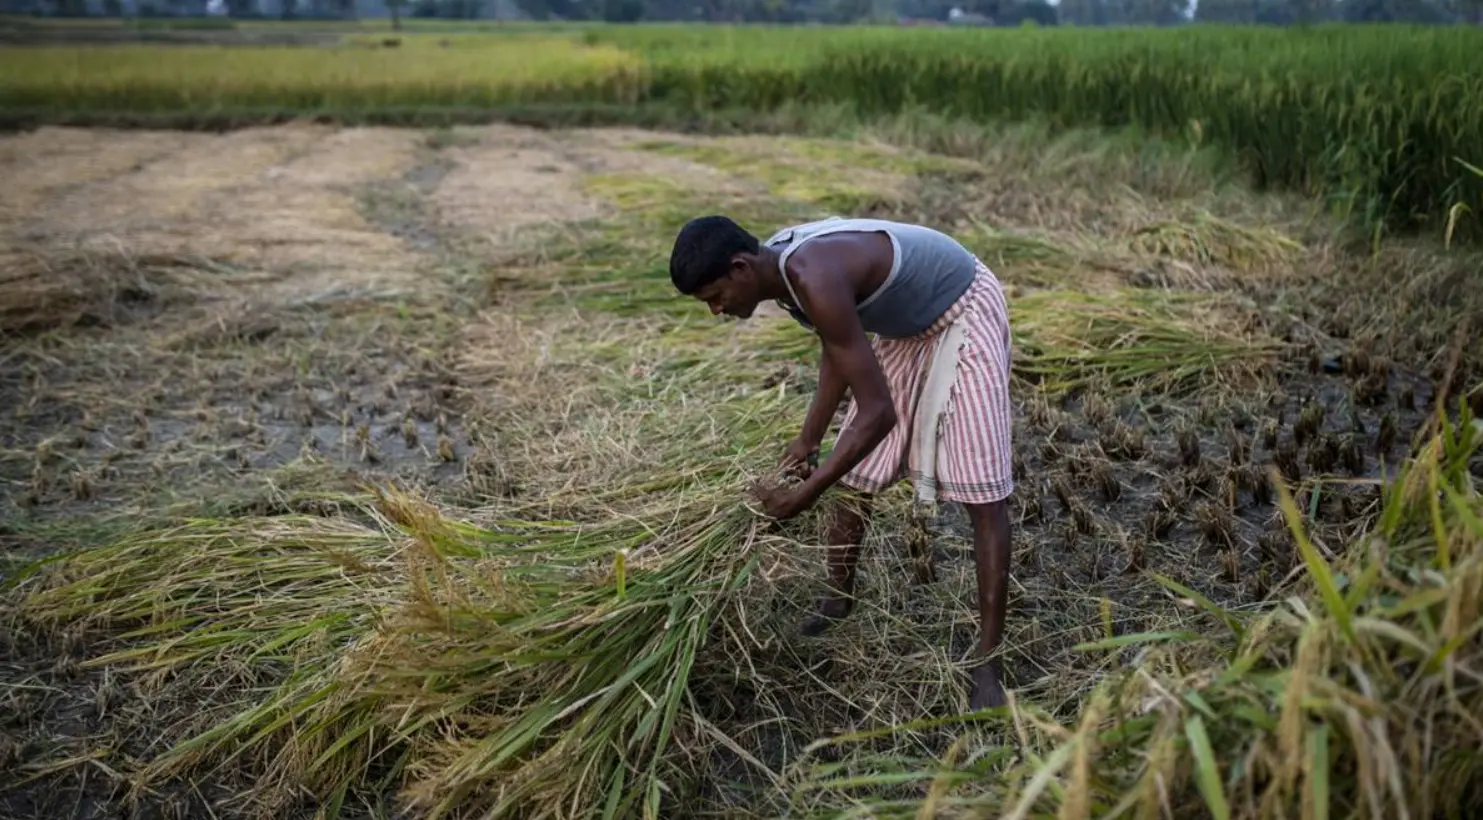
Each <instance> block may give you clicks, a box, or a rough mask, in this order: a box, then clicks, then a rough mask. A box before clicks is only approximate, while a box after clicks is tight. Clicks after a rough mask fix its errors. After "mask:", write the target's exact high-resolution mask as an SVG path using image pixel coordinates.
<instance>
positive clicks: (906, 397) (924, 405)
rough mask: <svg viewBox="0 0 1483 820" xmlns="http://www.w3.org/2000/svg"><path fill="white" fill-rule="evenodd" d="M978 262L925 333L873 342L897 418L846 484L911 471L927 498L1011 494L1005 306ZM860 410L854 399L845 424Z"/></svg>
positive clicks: (982, 499) (878, 482)
mask: <svg viewBox="0 0 1483 820" xmlns="http://www.w3.org/2000/svg"><path fill="white" fill-rule="evenodd" d="M977 267H978V275H977V277H976V278H975V279H974V282H973V285H972V286H970V287H969V289H968V290H967V291H966V292H964V294H963V295H962V296H961V297H959V298H958V301H957V302H955V303H953V306H952V307H950V308H948V309H947V311H946V312H945V313H944V314H943V315H942V316H941V317H940V318H938V319H937V321H936V322H934V323H933V324H932V326H931V327H930V328H928V329H927V330H926V332H924V333H922V334H921V335H918V336H913V337H909V338H904V339H886V338H877V339H876V340H875V342H874V343H873V344H874V348H875V355H876V357H877V358H878V360H879V361H880V364H881V369H882V370H884V371H885V374H886V381H887V383H888V384H889V385H890V388H891V397H892V398H893V399H894V401H895V405H896V418H897V423H896V426H895V427H894V428H893V429H892V430H891V432H890V433H889V434H887V435H886V438H885V439H884V440H883V441H882V442H881V443H880V444H879V445H877V446H876V448H875V450H873V451H871V453H870V454H869V455H867V456H866V457H865V458H864V459H863V460H862V461H861V462H860V463H859V464H857V465H855V468H854V469H853V470H851V471H850V472H849V473H847V474H846V475H845V476H844V477H843V478H842V479H841V480H840V483H842V484H844V485H845V486H847V487H850V488H853V489H855V490H859V491H863V492H879V491H880V490H883V489H885V488H887V487H889V486H890V485H892V484H894V483H896V482H897V481H899V480H901V479H902V478H904V477H906V476H908V475H909V476H910V477H911V481H912V484H913V485H914V486H915V488H916V496H917V500H918V501H919V502H923V503H928V504H931V503H933V502H935V501H936V500H937V499H938V498H941V499H943V500H947V501H957V502H961V503H965V504H986V503H990V502H994V501H1000V500H1002V499H1004V498H1006V497H1008V496H1009V494H1010V493H1011V492H1012V491H1013V490H1014V477H1013V471H1012V470H1013V468H1012V467H1011V464H1012V458H1011V451H1010V429H1011V423H1012V422H1011V416H1010V404H1009V366H1010V355H1011V354H1010V336H1009V309H1008V306H1007V305H1006V303H1005V301H1004V292H1003V289H1002V288H1001V287H1000V284H999V280H998V278H997V277H995V276H994V274H993V273H992V272H991V271H990V270H989V269H988V267H987V266H986V265H984V264H983V262H981V261H979V262H978V264H977ZM857 410H858V407H857V405H856V403H855V401H854V400H853V399H852V400H851V401H850V407H849V410H848V411H847V413H846V415H845V420H844V429H848V427H849V425H850V424H851V423H852V422H853V421H854V419H855V414H856V412H857ZM841 432H843V430H841Z"/></svg>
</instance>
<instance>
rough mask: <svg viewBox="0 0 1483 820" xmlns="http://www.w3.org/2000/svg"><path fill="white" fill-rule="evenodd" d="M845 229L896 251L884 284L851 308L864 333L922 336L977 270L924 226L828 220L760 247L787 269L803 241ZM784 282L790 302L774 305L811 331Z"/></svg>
mask: <svg viewBox="0 0 1483 820" xmlns="http://www.w3.org/2000/svg"><path fill="white" fill-rule="evenodd" d="M846 231H848V232H859V231H869V232H872V233H875V232H879V233H884V234H885V235H886V236H888V237H890V238H891V247H892V248H893V249H894V251H895V258H894V259H893V260H892V262H891V272H890V273H889V274H888V275H887V276H886V280H885V281H884V282H882V283H881V286H880V287H878V288H876V290H875V292H874V293H872V294H870V295H869V296H867V297H866V298H865V299H864V300H863V301H861V302H859V303H858V304H856V305H855V311H856V312H857V313H858V314H859V316H860V324H861V325H862V326H863V327H864V328H865V332H866V333H874V334H876V335H878V336H884V337H887V338H896V339H899V338H904V337H908V336H915V335H917V334H919V333H922V332H924V331H926V330H927V329H928V328H930V327H931V326H932V323H933V322H934V321H936V320H937V317H939V316H941V315H942V314H943V312H944V311H946V310H947V309H948V308H949V307H952V305H953V303H954V302H956V301H957V300H958V297H959V296H962V295H963V293H964V292H965V291H967V290H968V288H969V286H971V285H972V284H973V279H974V276H975V271H976V266H975V259H974V256H973V254H972V253H971V252H970V251H969V250H968V249H967V248H965V247H963V246H962V245H960V244H958V241H957V240H955V239H953V238H952V237H950V236H948V235H947V234H945V233H941V232H939V231H935V230H933V229H931V228H928V227H925V226H923V225H911V224H907V223H902V222H892V221H890V220H885V219H845V218H843V217H838V216H832V217H829V218H828V219H824V220H820V221H818V222H807V223H804V224H802V225H794V226H792V227H788V228H784V229H782V230H780V231H778V232H777V233H775V234H773V235H772V236H771V237H769V238H768V240H767V242H766V243H764V244H766V245H767V246H769V247H771V248H773V249H774V250H777V251H779V256H780V257H781V258H780V259H779V260H778V267H779V268H780V269H782V270H785V271H786V270H787V264H788V258H789V257H790V256H792V255H793V252H794V251H796V250H798V248H799V247H800V246H802V245H803V243H804V242H807V241H808V240H810V239H813V238H814V237H816V236H824V235H825V234H831V233H840V232H846ZM783 282H784V284H786V285H787V286H788V292H789V294H790V295H791V296H792V299H791V304H790V303H789V301H784V300H782V299H779V300H778V306H779V307H781V308H783V309H784V310H786V311H788V313H789V314H790V315H791V316H792V317H793V318H794V319H795V320H796V321H797V322H798V323H799V324H801V325H803V326H804V327H806V328H808V329H809V330H813V325H812V324H810V323H809V321H808V317H807V316H806V315H804V313H803V311H802V310H801V309H800V308H799V306H798V294H796V293H794V292H793V285H792V283H791V282H789V281H788V277H787V276H786V275H784V276H783Z"/></svg>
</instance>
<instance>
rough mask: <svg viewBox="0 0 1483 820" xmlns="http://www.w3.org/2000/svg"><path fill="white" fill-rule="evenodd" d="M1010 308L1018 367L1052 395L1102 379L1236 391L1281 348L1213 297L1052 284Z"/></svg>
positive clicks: (1157, 387) (1144, 386)
mask: <svg viewBox="0 0 1483 820" xmlns="http://www.w3.org/2000/svg"><path fill="white" fill-rule="evenodd" d="M1009 310H1010V326H1011V329H1012V331H1013V333H1014V344H1015V350H1014V354H1015V360H1014V372H1015V374H1016V375H1018V376H1019V377H1021V378H1023V379H1025V380H1027V381H1031V382H1038V383H1040V384H1041V385H1042V386H1043V387H1044V389H1046V390H1048V391H1050V392H1060V391H1066V390H1072V389H1076V388H1080V387H1084V386H1086V385H1087V384H1088V383H1090V382H1093V381H1101V380H1105V381H1106V382H1107V383H1109V384H1111V385H1114V386H1119V387H1135V386H1136V387H1137V388H1139V389H1141V390H1144V391H1148V392H1164V391H1171V392H1184V391H1188V390H1191V389H1197V388H1209V389H1219V388H1223V387H1230V386H1232V385H1233V384H1240V383H1243V382H1249V381H1250V380H1252V379H1254V378H1256V377H1257V376H1259V375H1260V374H1261V373H1262V372H1263V371H1264V370H1265V369H1266V368H1269V367H1270V366H1271V365H1272V364H1273V363H1274V362H1275V360H1276V356H1277V353H1278V352H1279V351H1280V350H1281V347H1282V345H1281V343H1280V342H1279V341H1277V340H1275V339H1272V338H1270V337H1267V336H1265V335H1263V334H1260V333H1259V332H1258V331H1256V330H1254V329H1252V325H1253V324H1254V322H1252V321H1251V317H1250V314H1249V313H1248V314H1247V315H1246V316H1245V317H1242V313H1243V312H1245V311H1243V310H1242V309H1241V308H1240V307H1239V306H1237V305H1235V304H1232V303H1231V302H1230V301H1229V300H1228V299H1226V298H1225V297H1217V296H1214V295H1207V294H1199V295H1197V294H1181V293H1174V292H1161V291H1112V292H1107V293H1097V294H1087V293H1079V292H1076V291H1068V290H1046V291H1035V292H1031V293H1026V294H1023V295H1021V296H1019V297H1018V298H1016V299H1014V300H1013V301H1011V302H1010V305H1009ZM1243 318H1244V321H1243Z"/></svg>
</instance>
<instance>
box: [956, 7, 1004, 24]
mask: <svg viewBox="0 0 1483 820" xmlns="http://www.w3.org/2000/svg"><path fill="white" fill-rule="evenodd" d="M947 24H948V25H950V26H992V25H994V18H992V17H989V16H988V15H984V14H979V13H978V12H976V11H964V10H963V9H962V7H960V6H953V7H952V8H951V9H949V10H948V13H947Z"/></svg>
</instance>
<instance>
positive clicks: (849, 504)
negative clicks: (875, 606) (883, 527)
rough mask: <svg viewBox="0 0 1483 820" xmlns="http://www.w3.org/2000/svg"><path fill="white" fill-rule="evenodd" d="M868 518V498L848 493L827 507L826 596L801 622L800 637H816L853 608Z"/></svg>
mask: <svg viewBox="0 0 1483 820" xmlns="http://www.w3.org/2000/svg"><path fill="white" fill-rule="evenodd" d="M869 516H870V497H869V496H867V495H864V494H858V493H850V494H846V495H845V497H842V498H836V499H833V500H832V502H831V504H830V517H829V526H828V532H827V533H826V536H825V537H826V538H827V539H828V540H827V544H828V549H829V557H828V562H829V593H828V594H827V595H826V596H825V597H824V599H823V600H822V601H820V602H819V609H818V612H816V613H815V614H814V615H812V616H810V617H809V618H808V620H806V621H804V622H803V627H802V632H803V634H804V635H808V636H813V635H818V634H819V633H821V632H823V631H824V630H826V629H828V628H829V627H830V626H831V625H832V624H833V623H834V622H835V621H838V620H839V619H841V618H844V617H846V616H847V615H849V614H850V612H851V611H852V610H853V609H854V608H855V567H856V565H857V564H858V563H859V562H860V544H861V542H862V541H863V540H864V539H865V525H866V523H867V520H868V519H869Z"/></svg>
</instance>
